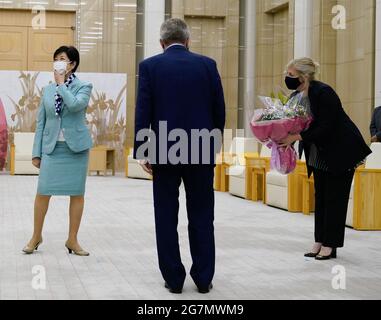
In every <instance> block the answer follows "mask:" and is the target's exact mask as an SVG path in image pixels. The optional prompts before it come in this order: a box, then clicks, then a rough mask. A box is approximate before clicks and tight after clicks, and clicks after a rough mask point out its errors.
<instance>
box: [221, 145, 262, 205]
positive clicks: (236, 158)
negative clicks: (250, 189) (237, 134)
mask: <svg viewBox="0 0 381 320" xmlns="http://www.w3.org/2000/svg"><path fill="white" fill-rule="evenodd" d="M231 155H232V158H231V163H230V166H229V167H228V168H227V170H226V173H227V174H228V176H229V192H230V194H232V195H234V196H237V197H240V198H246V158H245V157H246V156H247V155H253V156H257V157H258V156H259V154H258V142H257V140H255V139H252V138H235V139H233V144H232V148H231Z"/></svg>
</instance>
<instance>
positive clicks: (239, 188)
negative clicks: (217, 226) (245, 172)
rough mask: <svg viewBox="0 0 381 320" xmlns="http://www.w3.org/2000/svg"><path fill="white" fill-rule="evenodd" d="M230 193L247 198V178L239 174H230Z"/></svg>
mask: <svg viewBox="0 0 381 320" xmlns="http://www.w3.org/2000/svg"><path fill="white" fill-rule="evenodd" d="M229 193H230V194H232V195H234V196H237V197H240V198H245V197H246V185H245V179H244V178H242V177H239V176H238V177H237V176H230V177H229Z"/></svg>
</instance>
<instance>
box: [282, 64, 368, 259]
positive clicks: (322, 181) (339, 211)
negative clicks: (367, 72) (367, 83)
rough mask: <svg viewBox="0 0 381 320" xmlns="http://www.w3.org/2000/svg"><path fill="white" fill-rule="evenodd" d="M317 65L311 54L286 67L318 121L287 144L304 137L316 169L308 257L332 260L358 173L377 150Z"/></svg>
mask: <svg viewBox="0 0 381 320" xmlns="http://www.w3.org/2000/svg"><path fill="white" fill-rule="evenodd" d="M317 69H318V64H316V63H315V62H314V61H313V60H311V59H310V58H301V59H296V60H293V61H291V62H290V63H289V65H288V66H287V76H286V80H285V81H286V85H287V87H288V88H289V89H290V90H296V91H297V92H298V93H300V95H301V96H302V97H303V99H302V101H303V105H305V106H306V108H307V109H308V111H309V112H310V113H311V115H312V116H313V118H314V121H313V123H312V125H311V126H310V128H309V129H308V130H306V131H304V132H302V133H301V134H300V135H299V134H298V135H289V136H288V137H287V138H286V139H285V140H284V141H283V144H284V145H291V144H293V143H294V142H296V141H300V150H299V151H300V152H302V151H303V150H304V152H305V156H306V161H307V168H308V175H309V176H311V174H312V173H313V174H314V179H315V201H316V207H315V245H314V246H313V248H312V251H311V252H310V253H307V254H306V255H305V256H306V257H309V258H315V259H317V260H328V259H330V258H336V249H337V248H341V247H343V246H344V237H345V222H346V216H347V210H348V201H349V195H350V190H351V185H352V181H353V176H354V172H355V169H356V167H358V165H360V164H361V163H362V162H363V161H364V160H365V159H366V157H367V156H368V155H369V154H371V153H372V151H371V150H370V149H369V147H368V146H367V144H366V143H365V141H364V138H363V137H362V135H361V133H360V131H359V129H358V128H357V127H356V125H355V124H354V123H353V122H352V120H351V119H350V118H349V117H348V115H347V114H346V113H345V111H344V109H343V107H342V104H341V101H340V98H339V97H338V95H337V94H336V92H335V91H334V90H333V89H332V88H331V87H330V86H329V85H327V84H325V83H322V82H319V81H316V80H315V74H316V73H317Z"/></svg>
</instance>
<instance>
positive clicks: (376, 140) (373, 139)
mask: <svg viewBox="0 0 381 320" xmlns="http://www.w3.org/2000/svg"><path fill="white" fill-rule="evenodd" d="M371 141H372V143H374V142H379V141H378V137H377V136H374V137H372V140H371Z"/></svg>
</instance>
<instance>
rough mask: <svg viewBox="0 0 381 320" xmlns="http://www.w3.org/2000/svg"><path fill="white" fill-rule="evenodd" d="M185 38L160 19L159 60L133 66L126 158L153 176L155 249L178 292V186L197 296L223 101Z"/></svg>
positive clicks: (205, 259) (211, 244) (216, 81)
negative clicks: (134, 92)
mask: <svg viewBox="0 0 381 320" xmlns="http://www.w3.org/2000/svg"><path fill="white" fill-rule="evenodd" d="M189 38H190V32H189V29H188V26H187V25H186V23H185V22H184V21H183V20H181V19H169V20H167V21H166V22H164V24H163V25H162V27H161V40H160V42H161V45H162V47H163V49H164V53H163V54H160V55H157V56H154V57H152V58H149V59H147V60H145V61H143V62H141V63H140V66H139V88H138V98H137V105H136V118H135V146H134V157H135V159H137V160H139V163H140V164H141V165H142V167H143V169H144V170H145V171H146V172H148V173H150V174H152V175H153V193H154V207H155V223H156V241H157V250H158V257H159V266H160V270H161V273H162V275H163V278H164V280H165V286H166V288H167V289H169V291H170V292H172V293H182V290H183V286H184V282H185V278H186V271H185V268H184V265H183V264H182V262H181V256H180V248H179V237H178V232H177V227H178V211H179V199H178V198H179V188H180V185H181V183H182V182H183V183H184V186H185V191H186V206H187V212H188V221H189V225H188V234H189V241H190V249H191V255H192V260H193V265H192V268H191V271H190V274H191V277H192V279H193V281H194V282H195V284H196V286H197V288H198V290H199V292H200V293H208V292H209V291H210V290H211V289H212V287H213V285H212V280H213V277H214V272H215V240H214V189H213V181H214V167H215V159H216V153H217V152H219V151H220V150H219V149H220V147H221V144H222V135H223V130H224V127H225V102H224V93H223V88H222V83H221V78H220V75H219V73H218V70H217V65H216V62H215V61H214V60H212V59H210V58H207V57H205V56H201V55H198V54H195V53H192V52H190V51H189ZM196 142H197V143H200V142H201V145H200V144H197V143H196Z"/></svg>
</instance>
